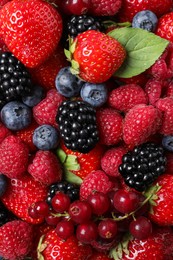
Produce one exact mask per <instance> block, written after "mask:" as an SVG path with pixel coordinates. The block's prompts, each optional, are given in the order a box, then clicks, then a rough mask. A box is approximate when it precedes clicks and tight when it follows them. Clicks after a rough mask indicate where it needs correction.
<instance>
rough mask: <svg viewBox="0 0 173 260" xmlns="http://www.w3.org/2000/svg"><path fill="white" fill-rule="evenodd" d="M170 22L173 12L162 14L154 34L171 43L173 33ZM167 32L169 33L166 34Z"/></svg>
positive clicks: (172, 18) (172, 19)
mask: <svg viewBox="0 0 173 260" xmlns="http://www.w3.org/2000/svg"><path fill="white" fill-rule="evenodd" d="M172 21H173V12H170V13H167V14H164V15H163V16H162V17H161V18H160V19H159V21H158V24H157V28H156V31H155V33H156V34H157V35H158V36H160V37H162V38H164V39H167V40H169V41H171V42H173V33H172V27H173V26H172ZM168 32H169V33H168Z"/></svg>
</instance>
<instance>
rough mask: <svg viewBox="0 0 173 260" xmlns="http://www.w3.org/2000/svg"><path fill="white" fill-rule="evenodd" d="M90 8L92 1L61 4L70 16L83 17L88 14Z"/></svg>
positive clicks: (72, 1) (85, 0)
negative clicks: (82, 15)
mask: <svg viewBox="0 0 173 260" xmlns="http://www.w3.org/2000/svg"><path fill="white" fill-rule="evenodd" d="M89 7H90V0H77V1H76V0H65V1H63V2H62V4H61V9H62V10H63V12H64V13H66V14H68V15H72V14H74V15H81V14H85V13H87V11H88V9H89Z"/></svg>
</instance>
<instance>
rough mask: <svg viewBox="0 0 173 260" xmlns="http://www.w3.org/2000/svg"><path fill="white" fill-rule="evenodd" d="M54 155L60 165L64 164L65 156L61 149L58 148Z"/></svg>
mask: <svg viewBox="0 0 173 260" xmlns="http://www.w3.org/2000/svg"><path fill="white" fill-rule="evenodd" d="M56 155H57V156H58V158H59V160H60V162H61V163H62V164H63V163H65V161H66V158H67V155H66V153H65V152H64V151H63V150H62V149H60V148H58V149H57V150H56Z"/></svg>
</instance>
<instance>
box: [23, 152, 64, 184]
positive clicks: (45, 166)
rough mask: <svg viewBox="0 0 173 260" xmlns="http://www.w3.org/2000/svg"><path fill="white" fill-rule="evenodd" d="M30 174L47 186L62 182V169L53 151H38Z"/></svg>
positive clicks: (30, 165)
mask: <svg viewBox="0 0 173 260" xmlns="http://www.w3.org/2000/svg"><path fill="white" fill-rule="evenodd" d="M28 172H29V173H30V174H31V175H32V176H33V177H34V178H35V180H36V181H39V182H41V183H43V184H45V185H50V184H52V183H54V182H57V181H61V178H62V168H61V164H60V162H59V160H58V158H57V157H56V156H55V154H53V152H51V151H41V150H39V151H37V152H36V154H35V157H34V158H33V161H32V163H31V164H29V166H28Z"/></svg>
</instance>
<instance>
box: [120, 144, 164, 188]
mask: <svg viewBox="0 0 173 260" xmlns="http://www.w3.org/2000/svg"><path fill="white" fill-rule="evenodd" d="M165 165H166V157H165V155H164V150H163V148H162V147H161V146H159V145H157V144H154V143H145V144H142V145H140V146H137V147H136V148H134V150H133V151H129V152H128V153H127V154H125V155H124V156H123V158H122V164H121V165H120V166H119V172H120V173H121V175H122V176H123V178H124V181H125V183H126V184H127V185H128V186H130V187H132V188H134V189H136V190H137V191H144V190H146V189H147V187H148V186H150V185H151V184H152V183H153V182H154V181H155V180H156V179H157V177H158V176H159V175H161V174H162V173H164V171H165Z"/></svg>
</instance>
